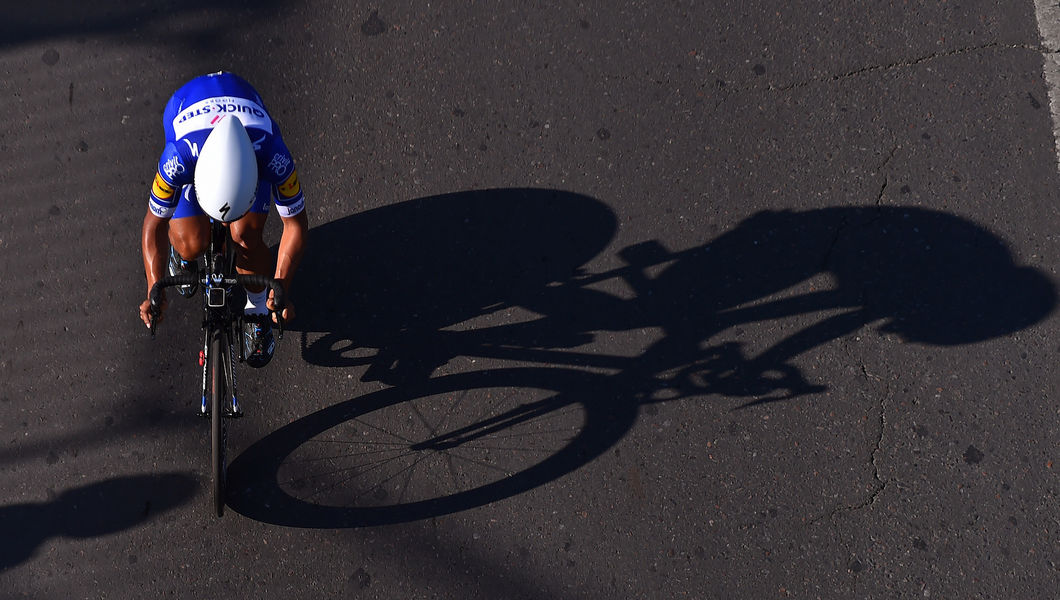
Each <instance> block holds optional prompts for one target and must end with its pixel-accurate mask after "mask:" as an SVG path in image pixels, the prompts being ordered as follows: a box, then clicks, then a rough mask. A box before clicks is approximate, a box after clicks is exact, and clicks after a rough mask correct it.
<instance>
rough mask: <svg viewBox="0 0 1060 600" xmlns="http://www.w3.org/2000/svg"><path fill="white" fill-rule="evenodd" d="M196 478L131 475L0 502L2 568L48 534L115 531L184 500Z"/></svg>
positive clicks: (31, 550) (17, 561)
mask: <svg viewBox="0 0 1060 600" xmlns="http://www.w3.org/2000/svg"><path fill="white" fill-rule="evenodd" d="M197 487H198V483H197V482H196V480H195V478H193V477H191V476H189V475H187V474H183V473H168V474H162V475H135V476H128V477H117V478H113V479H107V480H105V481H99V482H96V483H92V484H89V485H86V486H82V487H78V488H73V489H70V490H67V491H65V492H63V493H61V494H59V495H58V497H56V498H55V499H54V500H51V501H49V502H43V503H35V504H15V505H9V506H3V507H0V538H3V540H4V543H3V544H0V572H3V571H4V570H7V569H10V568H12V567H15V566H17V565H19V564H21V563H22V562H24V561H26V560H28V559H29V558H31V557H32V556H33V553H34V552H35V551H36V549H37V547H38V546H40V545H41V544H42V543H44V541H46V540H47V539H49V538H52V537H56V536H62V537H70V538H90V537H98V536H103V535H108V534H112V533H117V532H119V531H123V530H125V529H129V528H132V527H135V526H136V525H138V524H140V523H143V522H145V521H148V520H149V519H151V518H154V517H155V516H156V515H158V514H160V513H163V512H166V511H169V510H172V509H173V508H176V507H177V506H180V505H181V504H183V503H185V502H187V501H188V500H190V499H191V497H192V496H193V495H194V494H195V491H196V488H197Z"/></svg>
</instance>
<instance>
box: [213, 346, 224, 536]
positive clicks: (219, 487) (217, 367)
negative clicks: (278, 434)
mask: <svg viewBox="0 0 1060 600" xmlns="http://www.w3.org/2000/svg"><path fill="white" fill-rule="evenodd" d="M224 341H225V340H224V336H223V335H222V333H221V331H220V330H215V331H214V332H213V333H212V334H211V336H210V348H209V353H210V356H209V361H210V449H211V467H212V473H211V478H212V480H213V504H214V510H216V511H217V516H218V517H220V516H222V515H224V511H225V477H226V469H227V461H226V457H225V445H226V441H227V440H226V438H227V434H228V431H227V427H226V423H225V418H224V398H225V370H224V354H223V353H224V351H225V344H224Z"/></svg>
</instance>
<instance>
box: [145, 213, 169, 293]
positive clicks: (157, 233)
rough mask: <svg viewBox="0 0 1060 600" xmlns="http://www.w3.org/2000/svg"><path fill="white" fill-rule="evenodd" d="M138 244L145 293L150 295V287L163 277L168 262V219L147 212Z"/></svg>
mask: <svg viewBox="0 0 1060 600" xmlns="http://www.w3.org/2000/svg"><path fill="white" fill-rule="evenodd" d="M140 242H141V248H142V250H143V254H144V274H145V275H146V276H147V293H148V294H150V293H151V287H152V286H153V285H154V284H155V282H156V281H158V280H159V279H161V278H162V276H163V275H165V270H166V261H167V260H169V219H163V218H162V217H159V216H157V215H155V214H154V213H152V212H151V211H147V214H146V215H145V216H144V225H143V231H142V236H141V240H140Z"/></svg>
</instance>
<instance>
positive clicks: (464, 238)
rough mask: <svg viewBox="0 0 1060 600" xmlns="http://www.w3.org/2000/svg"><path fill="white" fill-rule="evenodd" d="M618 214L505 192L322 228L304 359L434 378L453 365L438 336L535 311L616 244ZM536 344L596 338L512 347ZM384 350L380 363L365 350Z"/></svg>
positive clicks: (388, 375) (587, 201) (309, 286)
mask: <svg viewBox="0 0 1060 600" xmlns="http://www.w3.org/2000/svg"><path fill="white" fill-rule="evenodd" d="M616 227H617V222H616V219H615V216H614V214H613V213H612V212H611V210H610V209H609V208H607V207H606V206H605V205H603V204H602V203H600V202H599V201H597V200H594V199H592V198H589V197H587V196H582V195H579V194H572V193H567V192H560V191H555V190H537V189H503V190H483V191H472V192H461V193H454V194H447V195H443V196H434V197H430V198H421V199H418V200H413V201H410V202H405V203H402V204H398V205H395V206H388V207H384V208H380V209H376V210H373V211H368V212H365V213H361V214H356V215H353V216H350V217H346V218H344V219H341V220H339V221H335V222H332V223H328V224H325V225H321V226H319V227H316V228H314V229H313V230H312V233H311V236H310V243H309V246H308V249H307V251H306V256H305V258H304V259H303V261H302V265H301V267H300V269H299V275H298V280H299V284H298V285H299V288H298V311H299V317H298V320H297V321H295V322H294V323H292V325H293V329H294V330H298V331H301V332H302V336H301V337H302V355H303V358H304V359H305V360H306V361H307V362H309V363H312V364H316V365H321V366H328V367H353V366H359V365H364V364H368V365H370V368H369V370H368V373H367V374H366V375H365V377H364V378H365V379H366V380H379V381H383V382H385V383H389V384H391V385H407V384H410V383H412V382H414V381H424V380H426V379H427V378H428V377H429V376H430V373H431V371H433V369H434V368H435V367H437V366H439V365H442V364H445V362H447V361H448V360H450V359H451V358H453V356H455V354H453V351H454V350H453V349H452V348H449V347H447V344H446V343H444V341H442V339H440V338H445V337H447V336H438V335H437V334H438V332H440V331H442V330H444V329H446V328H448V327H451V326H454V325H458V324H461V323H465V322H467V321H469V320H471V319H474V318H476V317H481V316H483V315H488V314H492V313H496V312H497V311H500V310H503V309H505V308H510V307H513V306H528V305H530V304H533V303H534V301H533V298H535V297H538V296H541V295H542V294H546V293H547V289H546V286H547V285H548V284H549V283H551V282H560V281H567V280H570V279H571V278H572V277H575V276H577V275H578V274H579V273H581V271H580V269H581V267H582V265H583V264H585V263H586V262H587V261H588V260H589V259H591V258H592V257H593V256H595V255H596V254H597V253H599V252H600V250H602V249H603V248H604V247H606V245H607V243H608V242H609V241H610V240H611V237H612V236H613V234H614V232H615V230H616ZM512 341H513V342H515V343H518V344H520V345H529V346H535V347H548V348H557V347H569V346H571V345H578V344H581V343H584V342H585V341H588V338H587V336H585V335H584V334H580V333H577V334H572V333H571V332H570V331H565V330H563V329H562V328H558V327H552V328H546V329H541V328H534V329H533V330H532V331H530V332H526V333H525V334H519V335H517V339H515V340H512ZM365 348H370V349H375V354H374V356H372V357H371V358H365V357H364V356H363V355H362V354H361V352H362V351H363V349H365Z"/></svg>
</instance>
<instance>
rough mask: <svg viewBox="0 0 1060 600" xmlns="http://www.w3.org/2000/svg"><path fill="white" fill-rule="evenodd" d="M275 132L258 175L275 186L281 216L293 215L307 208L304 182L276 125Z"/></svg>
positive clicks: (266, 149) (263, 156)
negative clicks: (303, 188) (303, 190)
mask: <svg viewBox="0 0 1060 600" xmlns="http://www.w3.org/2000/svg"><path fill="white" fill-rule="evenodd" d="M274 133H275V135H273V136H272V143H271V144H270V145H269V147H268V148H264V149H263V150H264V151H263V152H262V154H261V159H260V162H261V163H262V165H261V166H260V168H259V169H258V177H259V178H260V179H263V180H265V181H267V182H269V183H271V184H272V185H273V186H274V187H275V191H276V195H275V198H276V210H277V212H279V213H280V216H281V217H293V216H295V215H297V214H298V213H300V212H302V211H303V210H305V196H304V195H303V194H302V184H301V183H300V182H299V181H298V171H297V169H296V168H295V164H294V158H292V157H291V151H290V150H288V149H287V144H285V143H284V142H283V137H281V136H280V130H279V128H278V127H275V125H274Z"/></svg>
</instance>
